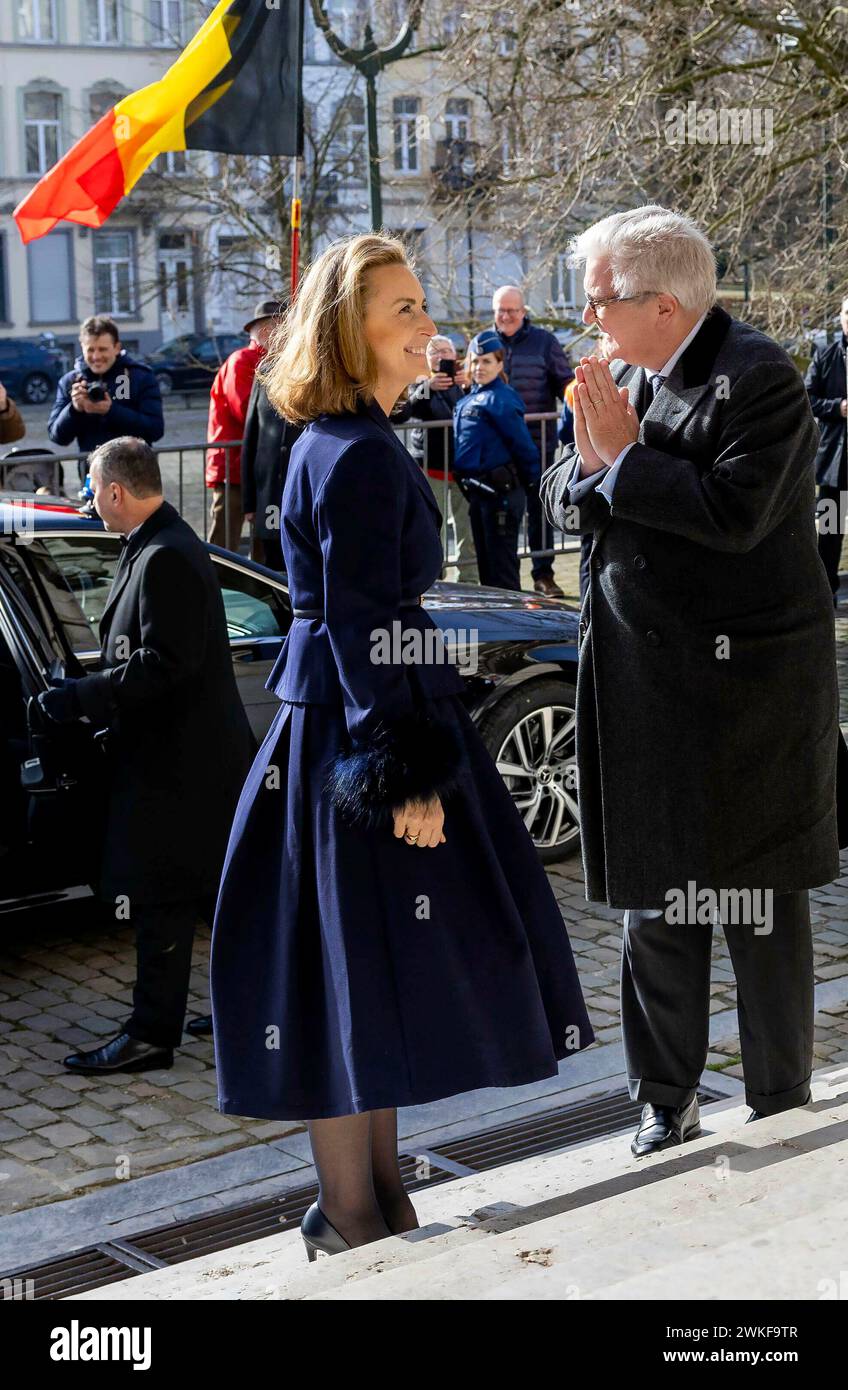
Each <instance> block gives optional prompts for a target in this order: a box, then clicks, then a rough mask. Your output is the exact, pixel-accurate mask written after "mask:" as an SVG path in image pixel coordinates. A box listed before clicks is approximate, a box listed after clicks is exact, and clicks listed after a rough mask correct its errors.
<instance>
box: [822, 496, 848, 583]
mask: <svg viewBox="0 0 848 1390" xmlns="http://www.w3.org/2000/svg"><path fill="white" fill-rule="evenodd" d="M842 495H843V493H842V491H841V490H840V489H839V488H838V487H828V486H827V484H826V483H821V484H820V485H819V497H818V500H819V501H820V502H823V501H828V502H833V503H834V504H835V507H828V508H827V509H826V511H827V513H829V514H831V515H833V514H834V513H835V515H836V516H837V517H838V518H839V526H837V527H836V529H835V530H834V529H833V528H832V527H831V528H830V529H829V530H828V531H826V532H825V533H824V534H823V533H822V532H821V531H820V532H819V555H820V556H821V558H822V563H823V565H824V567H825V570H826V572H827V577H828V581H829V583H830V589H831V593H834V594H835V593H836V591H837V590H838V588H839V560H840V557H841V555H842V541H843V539H844V537H843V535H842V530H841V524H842V513H841V511H840V505H839V503H840V498H841V497H842Z"/></svg>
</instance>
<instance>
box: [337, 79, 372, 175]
mask: <svg viewBox="0 0 848 1390" xmlns="http://www.w3.org/2000/svg"><path fill="white" fill-rule="evenodd" d="M334 120H335V126H336V129H335V135H334V139H333V164H334V166H335V169H336V172H337V173H338V174H339V177H340V178H342V179H343V180H345V181H346V182H348V183H364V181H365V103H364V102H363V100H362V97H360V96H357V95H356V94H355V93H351V95H349V96H347V97H345V98H344V100H343V101H341V102H339V105H338V106H337V108H336V114H335V117H334Z"/></svg>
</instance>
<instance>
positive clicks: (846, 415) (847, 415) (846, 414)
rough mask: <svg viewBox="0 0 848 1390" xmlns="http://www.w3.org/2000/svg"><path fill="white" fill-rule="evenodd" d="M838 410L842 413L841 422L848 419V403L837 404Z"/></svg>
mask: <svg viewBox="0 0 848 1390" xmlns="http://www.w3.org/2000/svg"><path fill="white" fill-rule="evenodd" d="M839 409H840V410H841V412H842V418H843V420H845V419H848V401H840V402H839Z"/></svg>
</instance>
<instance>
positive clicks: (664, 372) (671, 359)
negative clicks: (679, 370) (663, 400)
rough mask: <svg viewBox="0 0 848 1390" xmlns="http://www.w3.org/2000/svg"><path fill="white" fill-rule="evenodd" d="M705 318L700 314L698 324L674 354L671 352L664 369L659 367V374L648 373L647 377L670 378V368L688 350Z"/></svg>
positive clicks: (704, 315)
mask: <svg viewBox="0 0 848 1390" xmlns="http://www.w3.org/2000/svg"><path fill="white" fill-rule="evenodd" d="M706 317H707V316H706V314H702V315H701V317H700V318H699V319H698V322H697V323H696V324H694V325H693V326H692V329H691V331H690V332H689V333H687V334H686V337H685V338H684V339H683V342H682V343H681V344H680V347H678V348H675V350H674V352H673V353H672V354H671V356H670V357H669V359H668V361H667V362H666V364H665V366H664V367H660V370H659V372H658V373H656V374H655V373H653V372H648V375H649V376H653V375H658V376H664V377H669V376H671V371H672V368H673V367H674V366H675V364H676V362H677V360H678V358H679V357H682V356H683V353H684V352H685V351H686V349H687V348H688V346H689V344H690V343H691V341H692V339H693V338H694V337H695V334H696V333H697V332H698V330H699V328H700V327H701V324H702V323H703V322H704V319H705V318H706Z"/></svg>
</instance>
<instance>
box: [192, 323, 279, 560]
mask: <svg viewBox="0 0 848 1390" xmlns="http://www.w3.org/2000/svg"><path fill="white" fill-rule="evenodd" d="M280 308H281V306H280V302H279V300H276V299H263V300H262V301H260V303H259V304H257V305H256V308H255V310H254V313H253V318H252V319H249V320H248V322H247V323H246V324H245V325H244V331H245V333H249V334H250V342H249V343H246V344H245V346H244V347H240V348H236V350H235V352H231V353H230V355H229V357H228V358H227V359H226V361H224V362H222V363H221V365H220V367H219V368H218V371H217V372H216V373H215V380H214V381H213V382H212V390H211V391H210V393H209V425H208V428H207V431H206V438H207V440H208V442H209V443H210V444H214V443H215V442H216V441H217V440H219V439H223V440H229V441H232V440H235V439H241V438H242V437H243V435H244V429H245V421H246V418H247V409H248V405H249V402H250V393H251V391H252V390H253V381H254V377H255V375H256V368H257V367H258V366H259V363H260V362H261V361H262V358H263V357H264V356H265V349H266V348H267V346H268V339H269V338H270V336H271V333H272V332H273V329H274V321H275V319H276V317H277V315H278V314H279V312H280ZM227 455H229V489H228V488H227V473H228V469H227ZM206 486H207V487H208V488H210V489H211V491H212V505H211V508H210V512H209V528H208V533H207V537H206V538H207V540H209V541H211V542H212V544H213V545H221V546H224V548H225V549H227V550H238V547H239V541H240V539H241V532H242V525H243V523H244V512H245V511H246V510H248V508H247V507H246V506H245V504H244V499H243V496H242V449H241V448H237V449H224V448H220V449H207V451H206ZM250 510H252V509H250Z"/></svg>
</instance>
